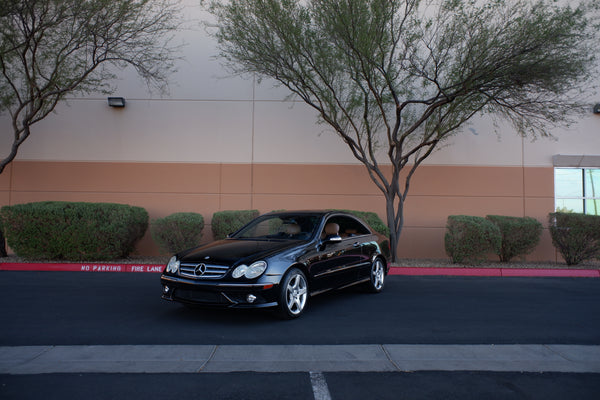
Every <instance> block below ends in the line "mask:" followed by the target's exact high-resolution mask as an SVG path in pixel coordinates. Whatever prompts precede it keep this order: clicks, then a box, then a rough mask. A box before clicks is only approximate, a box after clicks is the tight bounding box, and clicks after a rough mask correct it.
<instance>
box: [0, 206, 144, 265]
mask: <svg viewBox="0 0 600 400" xmlns="http://www.w3.org/2000/svg"><path fill="white" fill-rule="evenodd" d="M0 219H1V221H2V222H1V224H2V226H3V227H4V233H5V236H6V240H7V243H8V245H9V246H10V247H11V248H12V249H13V250H14V251H15V253H16V254H17V255H18V256H19V257H24V258H30V259H47V260H69V261H86V260H87V261H106V260H114V259H118V258H123V257H127V256H128V255H129V254H130V253H131V252H132V251H133V249H134V247H135V243H136V242H137V241H138V240H139V239H141V238H142V236H144V233H145V232H146V229H147V228H148V213H147V212H146V210H144V209H143V208H140V207H132V206H128V205H125V204H109V203H69V202H58V201H57V202H54V201H48V202H40V203H28V204H18V205H14V206H5V207H2V209H1V210H0Z"/></svg>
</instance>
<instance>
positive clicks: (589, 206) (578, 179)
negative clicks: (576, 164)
mask: <svg viewBox="0 0 600 400" xmlns="http://www.w3.org/2000/svg"><path fill="white" fill-rule="evenodd" d="M554 203H555V210H556V211H562V212H576V213H584V214H594V215H600V168H555V169H554Z"/></svg>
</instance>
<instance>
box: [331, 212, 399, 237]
mask: <svg viewBox="0 0 600 400" xmlns="http://www.w3.org/2000/svg"><path fill="white" fill-rule="evenodd" d="M336 211H343V212H347V213H349V214H352V215H354V216H355V217H358V218H360V219H362V220H363V221H365V222H366V223H367V225H369V226H370V227H371V228H373V230H374V231H375V232H378V233H380V234H382V235H384V236H389V235H390V229H389V228H388V226H387V225H386V224H385V223H384V222H383V221H382V220H381V218H379V215H377V214H376V213H374V212H371V211H356V210H336Z"/></svg>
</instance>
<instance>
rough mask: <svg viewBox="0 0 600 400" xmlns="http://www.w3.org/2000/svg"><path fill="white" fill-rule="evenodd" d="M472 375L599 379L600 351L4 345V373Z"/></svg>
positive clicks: (0, 368)
mask: <svg viewBox="0 0 600 400" xmlns="http://www.w3.org/2000/svg"><path fill="white" fill-rule="evenodd" d="M469 370H477V371H519V372H551V371H552V372H591V373H600V346H597V345H596V346H586V345H542V344H529V345H405V344H371V345H318V346H312V345H258V346H254V345H253V346H246V345H227V346H216V345H165V346H163V345H156V346H154V345H131V346H129V345H116V346H15V347H8V346H7V347H0V374H46V373H209V372H237V371H256V372H298V371H305V372H309V371H319V372H328V371H358V372H374V371H469Z"/></svg>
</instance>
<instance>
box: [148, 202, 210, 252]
mask: <svg viewBox="0 0 600 400" xmlns="http://www.w3.org/2000/svg"><path fill="white" fill-rule="evenodd" d="M203 229H204V217H202V215H200V214H197V213H191V212H181V213H175V214H171V215H169V216H167V217H164V218H158V219H155V220H153V221H152V223H151V224H150V233H151V234H152V239H154V241H155V242H156V243H157V244H158V245H159V246H160V248H161V249H162V250H163V251H165V252H167V253H177V252H180V251H182V250H185V249H189V248H191V247H195V246H198V244H199V243H200V238H201V237H202V230H203Z"/></svg>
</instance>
